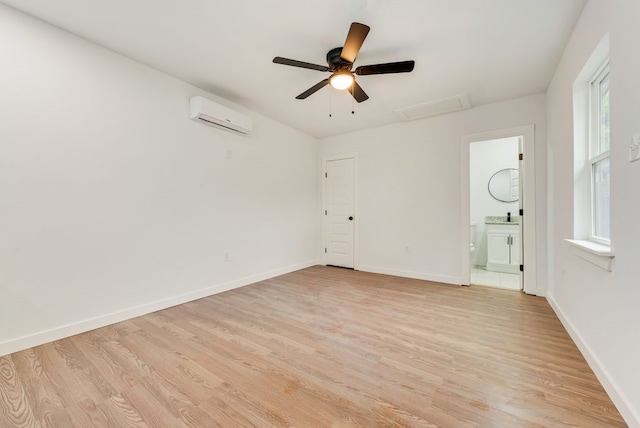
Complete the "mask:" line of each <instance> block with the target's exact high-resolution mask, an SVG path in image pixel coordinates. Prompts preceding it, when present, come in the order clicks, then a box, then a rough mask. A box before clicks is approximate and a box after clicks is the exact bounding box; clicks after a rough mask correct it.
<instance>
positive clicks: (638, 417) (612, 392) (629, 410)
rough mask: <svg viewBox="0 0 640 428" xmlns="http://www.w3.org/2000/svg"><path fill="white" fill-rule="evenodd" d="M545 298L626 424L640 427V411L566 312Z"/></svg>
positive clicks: (550, 297)
mask: <svg viewBox="0 0 640 428" xmlns="http://www.w3.org/2000/svg"><path fill="white" fill-rule="evenodd" d="M545 297H546V299H547V301H548V302H549V305H551V308H552V309H553V311H554V312H555V313H556V316H557V317H558V319H560V322H561V323H562V325H563V326H564V328H565V329H566V330H567V332H568V333H569V336H571V339H573V341H574V342H575V344H576V346H577V347H578V349H579V350H580V352H581V353H582V355H583V356H584V358H585V360H587V363H588V364H589V367H591V370H593V372H594V373H595V375H596V377H597V378H598V380H599V381H600V383H601V384H602V386H603V387H604V389H605V391H606V392H607V394H609V397H610V398H611V401H613V404H615V406H616V408H617V409H618V411H619V412H620V414H621V415H622V417H623V418H624V420H625V422H626V423H627V424H628V425H629V426H630V427H640V413H638V412H639V411H640V409H635V408H634V407H633V405H632V404H631V402H630V401H629V400H628V399H627V397H626V396H625V395H624V394H623V393H622V392H621V391H620V388H619V387H618V385H617V383H616V382H615V381H613V380H612V379H611V376H610V375H609V372H608V371H607V369H606V368H605V367H604V366H603V365H602V363H601V361H600V359H598V357H597V356H596V355H595V353H594V352H593V351H592V350H591V348H590V347H589V345H588V344H587V343H586V342H585V340H584V338H583V337H582V335H581V334H580V333H579V332H578V330H577V329H576V328H575V326H574V325H573V323H572V322H571V321H570V320H569V319H568V318H567V317H566V316H565V314H564V312H562V309H561V308H560V307H559V306H558V304H557V303H556V301H555V300H554V299H553V296H551V295H549V293H547V295H546V296H545Z"/></svg>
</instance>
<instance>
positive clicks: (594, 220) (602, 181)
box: [589, 63, 611, 244]
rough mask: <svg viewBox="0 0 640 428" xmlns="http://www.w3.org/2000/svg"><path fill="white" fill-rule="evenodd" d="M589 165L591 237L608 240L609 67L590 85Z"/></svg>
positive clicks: (600, 72) (603, 241) (604, 68)
mask: <svg viewBox="0 0 640 428" xmlns="http://www.w3.org/2000/svg"><path fill="white" fill-rule="evenodd" d="M589 101H590V102H589V105H590V109H589V110H590V112H589V166H590V170H591V231H590V238H591V239H592V240H595V241H599V242H602V243H605V244H609V243H610V240H611V234H610V227H609V226H610V225H609V206H610V198H609V187H610V186H609V170H610V164H609V117H610V116H609V65H608V63H605V64H604V65H603V66H602V67H601V68H600V70H599V71H598V73H597V74H596V75H595V77H594V78H593V79H592V80H591V82H590V94H589Z"/></svg>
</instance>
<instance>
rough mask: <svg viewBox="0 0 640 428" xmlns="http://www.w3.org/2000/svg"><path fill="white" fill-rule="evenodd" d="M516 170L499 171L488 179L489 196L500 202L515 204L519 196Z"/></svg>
mask: <svg viewBox="0 0 640 428" xmlns="http://www.w3.org/2000/svg"><path fill="white" fill-rule="evenodd" d="M519 180H520V178H519V174H518V170H517V169H515V168H506V169H501V170H500V171H498V172H496V173H495V174H493V175H492V176H491V178H490V179H489V194H490V195H491V196H493V197H494V198H495V199H497V200H499V201H501V202H515V201H517V200H518V199H519V196H520V183H519Z"/></svg>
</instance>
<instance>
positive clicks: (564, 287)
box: [547, 0, 640, 426]
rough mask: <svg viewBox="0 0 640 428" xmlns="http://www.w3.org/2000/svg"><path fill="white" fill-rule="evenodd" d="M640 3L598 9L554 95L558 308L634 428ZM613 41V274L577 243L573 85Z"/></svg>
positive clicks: (586, 14) (550, 114) (639, 317)
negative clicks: (632, 157) (634, 154)
mask: <svg viewBox="0 0 640 428" xmlns="http://www.w3.org/2000/svg"><path fill="white" fill-rule="evenodd" d="M638 18H640V2H638V1H637V0H618V1H616V2H611V1H609V0H589V2H588V3H587V5H586V7H585V9H584V11H583V14H582V17H581V18H580V21H579V22H578V24H577V26H576V28H575V30H574V33H573V36H572V38H571V40H570V42H569V44H568V45H567V47H566V49H565V52H564V55H563V57H562V60H561V62H560V64H559V66H558V69H557V71H556V73H555V76H554V78H553V81H552V83H551V85H550V87H549V90H548V96H547V118H548V119H547V120H548V127H549V132H548V146H549V160H550V177H552V180H550V181H549V183H550V185H549V219H550V228H549V241H550V247H549V250H550V251H549V264H550V270H549V271H550V275H549V285H550V288H549V292H548V298H549V301H550V302H551V303H552V304H553V306H554V308H555V309H556V312H557V313H558V314H559V316H560V317H561V319H562V321H563V322H564V324H565V326H566V327H567V329H568V330H569V332H570V333H571V334H572V336H573V338H574V340H575V341H576V342H577V344H578V346H579V347H580V349H581V350H582V352H583V354H585V356H586V357H587V360H588V361H589V362H590V364H591V365H592V367H593V368H594V371H595V372H596V374H597V375H598V377H599V378H600V380H601V382H602V383H603V385H604V386H605V388H606V389H607V392H608V393H609V395H610V396H611V397H612V399H613V400H614V402H615V403H616V405H617V407H618V409H619V410H620V411H621V413H622V414H623V416H624V417H625V419H626V421H627V423H628V424H629V425H630V426H640V368H639V367H638V362H639V361H640V328H639V327H640V310H638V305H639V303H640V280H639V279H638V278H639V276H638V261H639V255H640V222H637V221H635V219H636V218H637V217H638V213H639V212H640V196H639V193H638V190H637V186H636V185H637V184H638V183H640V162H634V163H629V162H628V160H627V154H628V152H627V150H628V146H629V144H630V142H631V136H632V135H633V134H635V133H638V132H640V103H639V102H638V100H639V99H640V77H639V76H640V57H639V56H638V52H640V26H638ZM607 32H609V36H610V76H611V201H612V202H611V243H612V248H613V251H614V253H615V259H614V262H613V271H612V272H607V271H605V270H602V269H600V268H598V267H596V266H595V265H592V264H589V263H588V262H586V261H585V260H583V259H582V258H579V257H577V256H576V255H575V254H574V252H573V251H572V250H571V249H570V247H569V245H568V244H567V243H566V242H565V241H564V239H565V238H572V237H573V236H572V235H573V230H574V218H573V215H574V206H573V199H574V198H573V188H574V186H573V113H572V85H573V82H574V81H575V79H576V78H577V77H578V74H579V73H580V71H581V70H582V68H583V66H584V65H585V63H586V62H587V60H588V59H589V57H590V55H591V53H592V52H593V51H594V49H595V48H596V46H597V45H598V43H599V42H600V40H601V39H602V38H603V37H604V36H605V34H606V33H607Z"/></svg>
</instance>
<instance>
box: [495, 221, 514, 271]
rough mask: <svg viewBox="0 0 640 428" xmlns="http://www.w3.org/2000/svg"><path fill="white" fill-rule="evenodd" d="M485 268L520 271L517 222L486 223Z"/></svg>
mask: <svg viewBox="0 0 640 428" xmlns="http://www.w3.org/2000/svg"><path fill="white" fill-rule="evenodd" d="M487 270H490V271H495V272H510V273H518V272H519V271H520V228H519V226H518V225H517V224H513V225H512V224H488V225H487Z"/></svg>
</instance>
